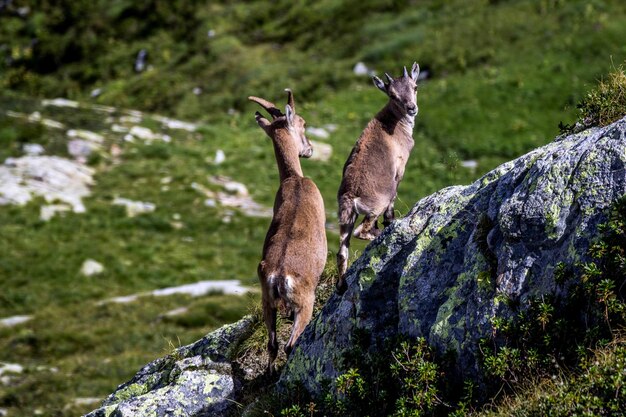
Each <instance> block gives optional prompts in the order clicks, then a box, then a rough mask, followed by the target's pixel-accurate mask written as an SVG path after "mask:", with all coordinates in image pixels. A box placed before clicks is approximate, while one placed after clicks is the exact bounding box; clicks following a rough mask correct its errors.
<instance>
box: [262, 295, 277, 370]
mask: <svg viewBox="0 0 626 417" xmlns="http://www.w3.org/2000/svg"><path fill="white" fill-rule="evenodd" d="M263 319H264V321H265V327H267V355H268V361H267V371H268V372H269V374H270V375H273V374H274V373H275V372H276V368H275V366H274V361H275V360H276V357H277V356H278V338H277V336H276V308H273V307H272V306H270V305H269V304H268V303H265V302H264V303H263Z"/></svg>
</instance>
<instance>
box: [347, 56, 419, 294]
mask: <svg viewBox="0 0 626 417" xmlns="http://www.w3.org/2000/svg"><path fill="white" fill-rule="evenodd" d="M418 75H419V65H417V63H413V67H412V68H411V72H410V73H409V72H408V71H407V69H406V67H404V74H403V75H402V76H401V77H398V78H393V77H391V76H390V75H389V74H387V73H385V76H386V77H387V83H385V82H383V81H382V80H381V79H380V78H378V77H376V76H374V77H373V81H374V84H375V85H376V87H378V88H379V89H380V90H381V91H382V92H383V93H385V94H386V95H387V96H388V97H389V102H388V103H387V105H386V106H385V107H383V109H382V110H381V111H380V112H378V114H377V115H376V117H374V119H372V120H371V121H370V122H369V123H368V124H367V126H366V127H365V130H363V133H361V136H360V137H359V139H358V141H357V142H356V144H355V146H354V148H353V149H352V152H351V153H350V156H349V157H348V160H347V161H346V164H345V165H344V167H343V178H342V180H341V185H340V187H339V192H338V193H337V200H338V203H339V234H340V244H339V252H338V253H337V269H338V270H339V280H338V281H337V291H338V292H339V293H343V292H344V291H345V290H346V288H347V284H346V282H345V279H344V275H345V273H346V269H347V266H348V255H349V248H350V235H351V234H352V231H353V229H354V224H355V222H356V220H357V217H358V216H359V214H362V215H364V216H365V218H364V219H363V222H362V223H361V224H360V225H359V227H357V228H356V230H355V231H354V236H355V237H357V238H359V239H365V240H372V239H374V238H375V237H376V236H378V235H379V234H380V232H381V229H379V228H378V224H377V223H378V217H379V216H380V215H381V214H382V215H383V225H384V226H385V227H386V226H388V225H389V224H390V223H391V221H392V220H393V219H394V209H393V204H394V201H395V199H396V195H397V190H398V184H399V183H400V181H401V180H402V177H403V176H404V168H405V166H406V162H407V160H408V158H409V154H410V153H411V149H413V144H414V142H413V126H414V124H415V116H416V115H417V77H418Z"/></svg>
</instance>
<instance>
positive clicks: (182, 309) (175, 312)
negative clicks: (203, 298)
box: [163, 307, 189, 317]
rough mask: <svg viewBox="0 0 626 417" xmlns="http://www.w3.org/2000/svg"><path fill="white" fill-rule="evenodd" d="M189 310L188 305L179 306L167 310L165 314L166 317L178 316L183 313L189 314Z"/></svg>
mask: <svg viewBox="0 0 626 417" xmlns="http://www.w3.org/2000/svg"><path fill="white" fill-rule="evenodd" d="M188 312H189V309H188V308H187V307H179V308H175V309H174V310H170V311H167V312H165V313H163V315H164V316H166V317H176V316H182V315H183V314H187V313H188Z"/></svg>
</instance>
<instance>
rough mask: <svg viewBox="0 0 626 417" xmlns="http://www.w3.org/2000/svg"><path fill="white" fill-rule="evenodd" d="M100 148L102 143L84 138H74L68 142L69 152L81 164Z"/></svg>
mask: <svg viewBox="0 0 626 417" xmlns="http://www.w3.org/2000/svg"><path fill="white" fill-rule="evenodd" d="M99 149H100V145H98V144H97V143H94V142H91V141H88V140H83V139H72V140H70V141H69V142H68V143H67V153H69V154H70V156H72V157H73V158H74V159H76V160H77V161H78V162H80V163H81V164H84V163H86V162H87V158H88V157H89V156H90V155H91V154H92V153H93V152H94V151H97V150H99Z"/></svg>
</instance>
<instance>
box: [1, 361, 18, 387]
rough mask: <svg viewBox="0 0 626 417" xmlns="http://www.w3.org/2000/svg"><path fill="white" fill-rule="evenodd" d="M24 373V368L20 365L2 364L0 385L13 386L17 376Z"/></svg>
mask: <svg viewBox="0 0 626 417" xmlns="http://www.w3.org/2000/svg"><path fill="white" fill-rule="evenodd" d="M22 372H24V367H23V366H22V365H20V364H18V363H7V362H0V383H2V385H4V386H9V385H11V383H12V381H13V378H14V377H15V375H19V374H21V373H22Z"/></svg>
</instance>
